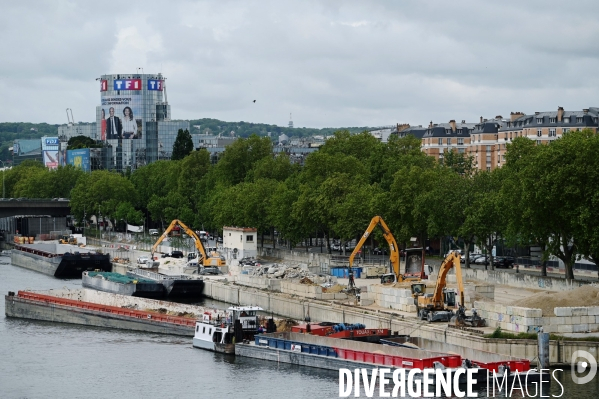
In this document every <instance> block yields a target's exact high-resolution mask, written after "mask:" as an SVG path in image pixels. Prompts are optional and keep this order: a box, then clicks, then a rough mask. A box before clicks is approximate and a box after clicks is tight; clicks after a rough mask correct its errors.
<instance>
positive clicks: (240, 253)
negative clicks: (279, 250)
mask: <svg viewBox="0 0 599 399" xmlns="http://www.w3.org/2000/svg"><path fill="white" fill-rule="evenodd" d="M223 249H224V251H223V252H224V255H225V257H226V258H227V260H232V259H242V258H255V257H256V256H257V255H258V230H257V229H255V228H252V227H226V226H225V227H223Z"/></svg>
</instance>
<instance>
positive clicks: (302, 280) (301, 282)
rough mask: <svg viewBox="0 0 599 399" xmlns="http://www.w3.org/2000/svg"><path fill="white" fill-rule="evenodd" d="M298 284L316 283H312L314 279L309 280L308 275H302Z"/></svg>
mask: <svg viewBox="0 0 599 399" xmlns="http://www.w3.org/2000/svg"><path fill="white" fill-rule="evenodd" d="M299 283H300V284H306V285H317V284H314V281H312V280H310V279H309V278H308V277H304V278H302V279H301V280H300V281H299Z"/></svg>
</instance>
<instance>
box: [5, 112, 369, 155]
mask: <svg viewBox="0 0 599 399" xmlns="http://www.w3.org/2000/svg"><path fill="white" fill-rule="evenodd" d="M189 124H190V125H191V132H190V133H200V132H201V133H206V132H209V133H210V134H215V135H218V134H223V135H230V134H231V132H235V136H236V137H249V136H251V135H252V134H257V135H258V136H267V135H268V133H269V132H270V133H271V137H272V138H273V139H276V138H277V137H278V136H279V135H281V134H286V135H287V136H289V137H309V136H317V135H323V136H324V135H326V136H329V135H332V134H333V133H334V132H336V131H337V130H349V131H350V133H360V132H363V131H364V130H366V129H367V127H335V128H333V127H327V128H323V129H313V128H305V127H296V128H288V127H283V126H276V125H268V124H266V123H251V122H243V121H241V122H225V121H220V120H218V119H211V118H203V119H193V120H190V121H189ZM58 126H60V125H49V124H47V123H29V122H4V123H0V160H2V161H7V160H9V161H12V154H11V153H10V152H9V151H8V148H9V147H12V145H13V141H14V140H15V139H22V140H27V139H37V138H41V137H43V136H49V137H56V136H57V135H58ZM194 126H200V129H197V128H194Z"/></svg>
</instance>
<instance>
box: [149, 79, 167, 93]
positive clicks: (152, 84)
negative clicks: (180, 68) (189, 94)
mask: <svg viewBox="0 0 599 399" xmlns="http://www.w3.org/2000/svg"><path fill="white" fill-rule="evenodd" d="M163 83H164V81H163V80H155V79H148V90H158V91H162V86H163Z"/></svg>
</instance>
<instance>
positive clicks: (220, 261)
mask: <svg viewBox="0 0 599 399" xmlns="http://www.w3.org/2000/svg"><path fill="white" fill-rule="evenodd" d="M177 225H178V226H180V227H181V228H182V229H183V231H185V233H186V234H187V235H189V236H190V237H191V238H192V239H193V241H194V244H195V247H196V249H197V250H198V264H199V265H202V266H204V267H207V266H219V267H220V266H226V262H225V259H224V258H223V257H222V256H220V254H218V253H217V252H213V253H211V254H210V255H212V256H210V257H209V256H208V254H207V253H206V249H205V248H204V244H202V240H200V238H199V237H198V236H197V234H196V233H195V232H194V231H193V230H192V229H190V228H189V227H187V226H186V225H185V223H183V222H182V221H180V220H178V219H175V220H173V221H172V222H171V224H170V225H169V226H168V227H167V229H166V230H164V233H162V235H161V236H160V237H159V238H158V240H156V243H155V244H154V245H153V246H152V250H151V254H152V259H154V253H155V252H156V249H157V248H158V245H160V243H161V242H162V240H164V239H165V238H166V237H167V236H168V233H170V232H171V231H172V230H173V229H174V228H175V226H177Z"/></svg>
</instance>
